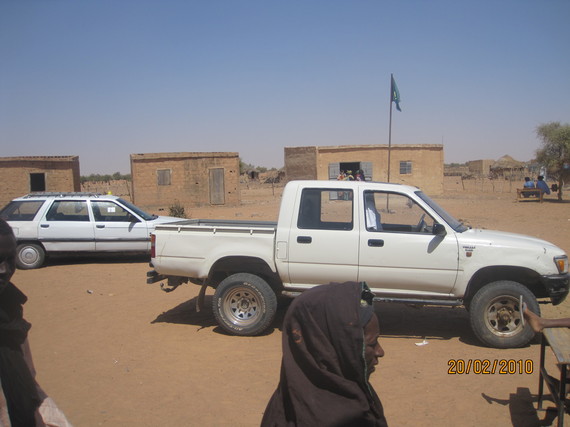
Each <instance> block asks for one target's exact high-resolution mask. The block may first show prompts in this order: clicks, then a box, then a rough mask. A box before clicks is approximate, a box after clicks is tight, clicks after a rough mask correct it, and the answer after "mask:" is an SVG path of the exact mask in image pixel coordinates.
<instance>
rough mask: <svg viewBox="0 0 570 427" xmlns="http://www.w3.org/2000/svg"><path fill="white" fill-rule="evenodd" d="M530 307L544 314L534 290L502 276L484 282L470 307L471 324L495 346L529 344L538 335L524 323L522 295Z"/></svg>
mask: <svg viewBox="0 0 570 427" xmlns="http://www.w3.org/2000/svg"><path fill="white" fill-rule="evenodd" d="M521 295H522V297H523V301H524V302H525V303H526V305H527V306H528V308H529V310H531V311H533V312H535V313H537V314H540V308H539V307H538V302H537V301H536V298H535V296H534V295H533V293H532V292H531V291H530V290H529V289H528V288H527V287H526V286H523V285H521V284H520V283H517V282H512V281H509V280H499V281H496V282H491V283H489V284H487V285H485V286H483V287H482V288H481V289H480V290H479V291H478V292H477V293H476V294H475V296H474V297H473V300H472V301H471V304H470V307H469V315H470V320H471V328H472V329H473V332H474V333H475V335H476V336H477V338H479V340H480V341H481V342H482V343H483V344H485V345H487V346H489V347H495V348H515V347H523V346H525V345H527V344H528V343H529V342H530V341H531V340H532V339H533V338H534V335H535V333H534V331H533V330H532V328H531V327H530V325H528V324H526V323H525V326H523V321H522V317H523V312H522V307H520V302H519V301H520V300H519V298H520V296H521Z"/></svg>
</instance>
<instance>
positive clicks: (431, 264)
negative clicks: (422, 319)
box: [358, 191, 458, 295]
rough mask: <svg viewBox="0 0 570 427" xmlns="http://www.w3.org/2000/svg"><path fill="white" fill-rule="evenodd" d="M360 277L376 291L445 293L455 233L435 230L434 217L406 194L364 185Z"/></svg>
mask: <svg viewBox="0 0 570 427" xmlns="http://www.w3.org/2000/svg"><path fill="white" fill-rule="evenodd" d="M363 200H364V209H363V210H361V217H362V218H363V221H362V228H361V239H360V244H359V246H360V259H359V265H360V267H359V270H358V280H361V281H365V282H367V283H368V285H369V286H370V287H371V288H375V289H376V290H377V291H384V292H390V293H395V294H398V293H401V294H405V293H410V294H414V293H424V294H425V293H432V294H434V295H437V294H447V293H449V292H450V291H451V289H452V288H453V286H454V284H455V279H456V277H457V268H458V245H457V238H456V237H455V234H454V233H448V234H447V235H445V236H435V235H434V234H433V226H434V223H435V222H436V221H435V220H434V218H433V217H432V216H431V215H430V214H429V213H428V212H427V211H426V210H424V209H423V208H422V207H421V206H420V205H419V204H418V203H416V202H415V201H414V200H412V199H411V198H409V197H407V196H406V195H404V194H397V193H389V192H380V191H375V192H373V191H365V192H364V195H363Z"/></svg>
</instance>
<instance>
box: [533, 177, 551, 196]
mask: <svg viewBox="0 0 570 427" xmlns="http://www.w3.org/2000/svg"><path fill="white" fill-rule="evenodd" d="M536 188H538V189H539V190H542V192H543V193H544V194H550V188H548V184H547V183H546V182H544V177H543V176H542V175H539V176H538V178H537V181H536Z"/></svg>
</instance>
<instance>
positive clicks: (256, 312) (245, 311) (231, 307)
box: [212, 273, 277, 336]
mask: <svg viewBox="0 0 570 427" xmlns="http://www.w3.org/2000/svg"><path fill="white" fill-rule="evenodd" d="M212 305H213V307H212V308H213V311H214V316H215V317H216V321H217V322H218V324H219V325H220V326H221V327H222V328H223V329H224V330H225V331H226V332H229V333H230V334H233V335H244V336H252V335H259V334H261V333H262V332H264V331H265V330H267V328H269V326H271V323H272V322H273V319H274V317H275V311H276V309H277V296H276V295H275V292H273V289H271V286H269V285H268V284H267V282H266V281H265V280H263V279H262V278H261V277H259V276H256V275H254V274H249V273H237V274H233V275H231V276H229V277H227V278H225V279H224V280H222V282H221V283H220V284H219V285H218V287H217V288H216V292H215V293H214V298H213V302H212Z"/></svg>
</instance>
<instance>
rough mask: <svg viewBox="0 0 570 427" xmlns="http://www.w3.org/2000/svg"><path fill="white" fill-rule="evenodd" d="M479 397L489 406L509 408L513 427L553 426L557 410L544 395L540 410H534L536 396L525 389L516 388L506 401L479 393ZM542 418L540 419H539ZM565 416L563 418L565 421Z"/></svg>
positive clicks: (536, 400)
mask: <svg viewBox="0 0 570 427" xmlns="http://www.w3.org/2000/svg"><path fill="white" fill-rule="evenodd" d="M481 397H483V399H485V400H486V401H487V403H489V405H493V404H499V405H503V406H508V407H509V412H510V414H511V422H512V425H513V427H540V426H550V425H554V424H553V423H554V420H555V419H556V418H557V410H556V407H555V406H554V403H552V402H551V401H550V400H548V396H547V395H546V396H545V397H544V398H543V402H542V409H541V410H540V411H539V410H537V409H536V405H537V402H538V395H533V394H531V393H530V390H529V389H528V388H526V387H518V388H517V392H516V393H511V394H510V395H509V398H508V399H498V398H495V397H492V396H488V395H486V394H485V393H481ZM541 416H542V418H541ZM566 418H567V415H566V416H565V417H564V419H565V420H566Z"/></svg>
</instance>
